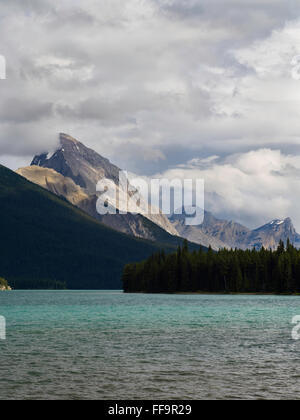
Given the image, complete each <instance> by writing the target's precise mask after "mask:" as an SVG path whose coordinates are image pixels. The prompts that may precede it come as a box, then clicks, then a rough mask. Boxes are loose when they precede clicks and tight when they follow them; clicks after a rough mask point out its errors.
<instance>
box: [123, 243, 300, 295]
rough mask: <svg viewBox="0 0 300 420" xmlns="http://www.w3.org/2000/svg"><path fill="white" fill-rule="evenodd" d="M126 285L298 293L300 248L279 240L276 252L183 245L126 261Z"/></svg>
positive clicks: (129, 289)
mask: <svg viewBox="0 0 300 420" xmlns="http://www.w3.org/2000/svg"><path fill="white" fill-rule="evenodd" d="M123 287H124V291H125V292H128V293H130V292H145V293H176V292H207V293H274V294H281V293H286V294H292V293H300V250H298V249H296V248H295V247H294V246H293V245H292V244H291V243H290V241H287V244H286V245H285V244H284V243H283V242H282V241H281V242H280V243H279V246H278V248H277V249H276V250H274V251H272V250H271V249H269V250H267V249H264V248H262V249H261V250H255V249H252V250H239V249H235V250H233V249H231V250H227V249H222V250H220V251H218V252H214V251H213V250H212V249H211V248H209V250H208V252H205V251H204V250H203V249H202V248H200V249H199V250H198V251H192V252H190V251H189V249H188V244H187V243H185V244H184V245H183V246H182V247H179V248H178V250H177V252H176V253H173V254H170V255H166V254H165V253H164V251H161V252H158V253H155V254H153V255H152V256H151V257H150V258H149V259H147V260H146V261H143V262H140V263H136V264H128V265H127V266H126V267H125V269H124V272H123Z"/></svg>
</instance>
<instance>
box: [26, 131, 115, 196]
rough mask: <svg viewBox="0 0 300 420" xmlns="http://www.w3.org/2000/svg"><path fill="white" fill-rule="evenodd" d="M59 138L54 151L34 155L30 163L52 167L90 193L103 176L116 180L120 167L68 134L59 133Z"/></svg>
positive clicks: (94, 189)
mask: <svg viewBox="0 0 300 420" xmlns="http://www.w3.org/2000/svg"><path fill="white" fill-rule="evenodd" d="M59 140H60V147H59V148H58V149H57V150H56V151H55V152H54V153H51V154H50V153H43V154H41V155H38V156H35V157H34V159H33V161H32V162H31V165H35V166H42V167H44V168H50V169H54V170H55V171H57V172H58V173H60V174H62V175H63V176H66V177H69V178H71V179H73V181H74V182H75V183H76V184H77V185H79V186H80V187H82V188H84V189H86V190H87V191H88V192H89V193H91V194H94V193H95V192H96V185H97V182H98V181H99V180H100V179H102V178H104V177H106V178H108V179H112V180H113V181H114V182H117V181H118V179H119V171H120V169H119V168H118V167H117V166H115V165H113V164H111V163H110V162H109V160H108V159H106V158H104V157H103V156H101V155H99V154H98V153H96V152H95V151H94V150H92V149H89V148H88V147H86V146H85V145H84V144H83V143H80V142H79V141H78V140H76V139H74V138H73V137H71V136H69V135H68V134H64V133H61V134H60V136H59Z"/></svg>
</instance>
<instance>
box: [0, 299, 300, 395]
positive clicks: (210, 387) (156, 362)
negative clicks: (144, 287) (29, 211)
mask: <svg viewBox="0 0 300 420" xmlns="http://www.w3.org/2000/svg"><path fill="white" fill-rule="evenodd" d="M0 315H2V316H5V317H6V320H7V339H6V341H3V340H2V341H1V340H0V361H1V368H0V369H1V370H0V372H1V373H0V399H12V398H16V399H32V398H34V399H62V398H67V399H204V398H208V399H228V398H247V399H248V398H251V399H253V398H255V399H256V398H282V399H283V398H298V397H299V396H300V340H299V341H294V340H293V339H292V338H291V330H292V327H293V326H292V325H291V320H292V317H293V316H294V315H300V297H289V296H286V297H279V296H215V295H209V296H208V295H142V294H137V295H134V294H128V295H126V294H123V293H122V292H115V291H113V292H110V291H88V292H86V291H84V292H76V291H58V292H49V291H46V292H44V291H42V292H40V291H39V292H37V291H35V292H29V291H26V292H23V291H13V292H2V293H0Z"/></svg>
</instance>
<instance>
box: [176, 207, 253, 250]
mask: <svg viewBox="0 0 300 420" xmlns="http://www.w3.org/2000/svg"><path fill="white" fill-rule="evenodd" d="M185 217H186V215H185V212H184V211H183V212H182V214H180V215H173V216H172V217H171V218H170V221H171V222H172V223H173V224H174V226H175V227H176V229H177V231H178V233H179V234H180V235H181V236H183V237H184V238H187V239H188V240H190V241H193V242H195V243H198V244H203V245H205V246H209V245H210V246H211V247H212V248H213V249H215V250H217V249H220V248H231V247H235V246H236V243H237V241H238V240H239V239H241V238H243V237H245V236H246V235H248V234H249V233H250V232H251V231H250V230H249V229H247V228H246V227H245V226H242V225H240V224H238V223H234V222H232V221H227V220H220V219H217V218H216V217H214V216H213V215H212V214H211V213H210V212H208V211H205V212H204V221H203V223H202V224H201V225H199V226H186V225H185Z"/></svg>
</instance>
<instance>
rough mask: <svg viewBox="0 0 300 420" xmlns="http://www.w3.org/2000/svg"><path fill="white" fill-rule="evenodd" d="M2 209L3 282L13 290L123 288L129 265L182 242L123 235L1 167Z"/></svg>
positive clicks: (0, 270) (0, 273) (0, 257)
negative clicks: (125, 266)
mask: <svg viewBox="0 0 300 420" xmlns="http://www.w3.org/2000/svg"><path fill="white" fill-rule="evenodd" d="M70 186H72V188H74V185H73V184H71V183H70ZM70 188H71V187H70ZM70 194H71V192H70ZM76 194H77V191H76V190H74V191H73V196H74V197H76ZM0 203H1V206H0V232H1V236H0V277H4V278H6V279H7V281H8V282H9V284H10V285H11V286H12V287H13V288H19V289H20V288H25V289H26V288H43V287H54V286H56V285H62V284H66V286H67V287H68V288H70V289H101V288H104V289H105V288H111V289H115V288H121V282H120V276H121V273H122V268H123V266H124V265H125V264H126V263H128V262H130V261H136V260H139V261H141V260H144V259H145V258H147V257H148V256H149V255H151V254H152V253H153V252H156V251H157V250H159V249H161V248H162V247H163V248H164V249H165V250H166V251H167V252H168V251H170V250H173V249H175V247H176V246H177V245H178V244H179V243H180V241H181V239H180V238H178V237H174V236H172V235H169V236H170V241H171V244H170V245H168V246H167V245H165V246H162V245H161V244H159V243H153V242H150V241H146V240H141V239H137V238H134V237H131V236H128V235H125V234H123V233H120V232H117V231H116V230H113V229H111V228H108V227H106V226H104V225H103V224H102V223H100V222H98V221H97V220H95V219H94V218H92V217H90V216H89V215H87V214H86V213H84V212H83V211H82V210H80V209H78V208H77V207H74V206H73V205H72V204H70V203H69V202H67V201H66V200H65V199H62V198H60V197H58V196H57V195H55V194H53V193H51V192H49V191H47V190H46V189H44V188H41V187H40V186H38V185H36V184H33V183H31V182H29V181H27V180H26V179H25V178H23V177H21V176H20V175H18V174H16V173H15V172H13V171H11V170H9V169H7V168H5V167H3V166H1V165H0ZM172 241H174V242H173V245H172Z"/></svg>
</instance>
